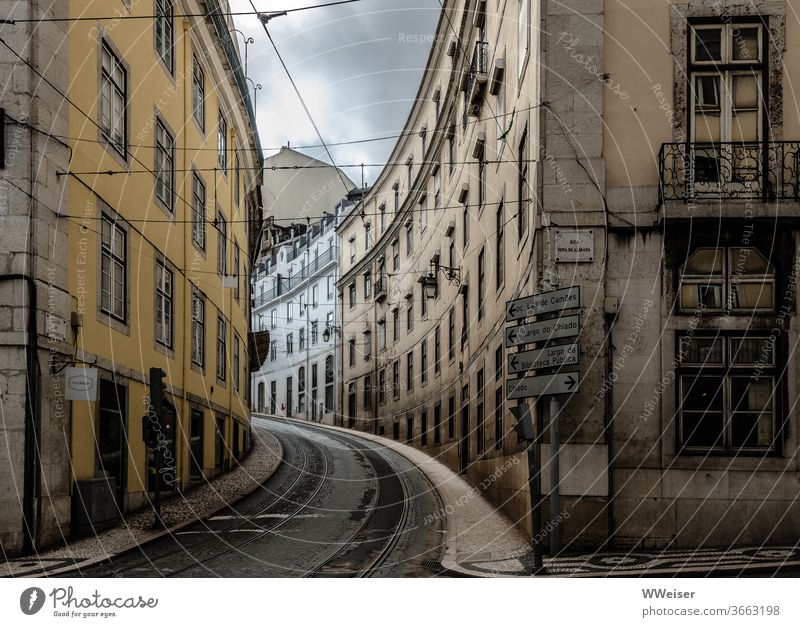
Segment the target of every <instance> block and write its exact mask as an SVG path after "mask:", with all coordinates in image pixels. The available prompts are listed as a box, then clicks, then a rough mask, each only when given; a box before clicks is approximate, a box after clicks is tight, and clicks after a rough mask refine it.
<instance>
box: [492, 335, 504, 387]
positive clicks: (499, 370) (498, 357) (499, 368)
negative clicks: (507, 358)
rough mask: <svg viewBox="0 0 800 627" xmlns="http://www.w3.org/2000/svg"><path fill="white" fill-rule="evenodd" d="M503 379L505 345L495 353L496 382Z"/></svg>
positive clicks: (499, 347)
mask: <svg viewBox="0 0 800 627" xmlns="http://www.w3.org/2000/svg"><path fill="white" fill-rule="evenodd" d="M502 378H503V345H502V344H500V346H498V347H497V349H496V350H495V351H494V380H495V381H500V379H502Z"/></svg>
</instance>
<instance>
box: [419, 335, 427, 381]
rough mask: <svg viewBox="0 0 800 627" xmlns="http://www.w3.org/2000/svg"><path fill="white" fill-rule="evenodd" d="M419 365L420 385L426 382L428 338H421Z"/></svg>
mask: <svg viewBox="0 0 800 627" xmlns="http://www.w3.org/2000/svg"><path fill="white" fill-rule="evenodd" d="M419 367H420V381H421V382H422V385H425V384H426V383H427V382H428V338H427V337H423V338H422V345H421V346H420V356H419Z"/></svg>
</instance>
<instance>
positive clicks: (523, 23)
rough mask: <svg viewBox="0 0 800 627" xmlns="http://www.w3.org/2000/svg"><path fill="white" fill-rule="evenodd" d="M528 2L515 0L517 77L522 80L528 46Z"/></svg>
mask: <svg viewBox="0 0 800 627" xmlns="http://www.w3.org/2000/svg"><path fill="white" fill-rule="evenodd" d="M528 2H530V0H517V77H518V78H519V79H522V72H524V71H525V63H526V62H527V60H528V48H529V46H530V32H531V31H530V27H529V26H528Z"/></svg>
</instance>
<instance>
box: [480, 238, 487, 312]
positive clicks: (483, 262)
mask: <svg viewBox="0 0 800 627" xmlns="http://www.w3.org/2000/svg"><path fill="white" fill-rule="evenodd" d="M485 298H486V249H485V248H481V251H480V252H479V253H478V320H479V321H480V320H483V314H484V304H483V301H484V299H485Z"/></svg>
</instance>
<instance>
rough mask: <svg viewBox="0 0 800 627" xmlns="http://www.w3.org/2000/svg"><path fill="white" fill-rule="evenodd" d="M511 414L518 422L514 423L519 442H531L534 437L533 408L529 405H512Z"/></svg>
mask: <svg viewBox="0 0 800 627" xmlns="http://www.w3.org/2000/svg"><path fill="white" fill-rule="evenodd" d="M511 413H512V414H514V418H516V419H517V421H516V422H515V423H514V431H516V432H517V440H519V441H523V440H524V441H525V442H531V441H532V440H533V439H534V436H533V419H532V418H531V407H530V405H528V403H522V404H520V405H512V406H511Z"/></svg>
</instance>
